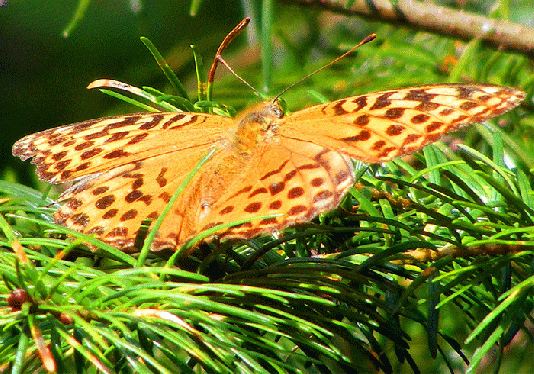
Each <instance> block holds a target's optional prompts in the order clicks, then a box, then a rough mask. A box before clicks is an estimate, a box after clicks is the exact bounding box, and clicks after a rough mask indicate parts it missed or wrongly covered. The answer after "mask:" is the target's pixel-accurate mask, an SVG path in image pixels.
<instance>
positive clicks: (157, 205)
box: [13, 84, 525, 251]
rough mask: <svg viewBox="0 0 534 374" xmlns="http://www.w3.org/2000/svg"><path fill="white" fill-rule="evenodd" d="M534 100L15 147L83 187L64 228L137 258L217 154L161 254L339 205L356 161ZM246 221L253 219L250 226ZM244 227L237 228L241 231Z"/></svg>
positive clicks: (137, 131)
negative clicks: (146, 236) (148, 224)
mask: <svg viewBox="0 0 534 374" xmlns="http://www.w3.org/2000/svg"><path fill="white" fill-rule="evenodd" d="M524 96H525V94H524V92H522V91H520V90H517V89H514V88H508V87H500V86H493V85H481V84H469V85H467V84H465V85H464V84H444V85H429V86H422V87H412V88H403V89H398V90H389V91H382V92H377V93H371V94H365V95H361V96H353V97H348V98H345V99H341V100H337V101H334V102H331V103H327V104H320V105H316V106H312V107H309V108H306V109H303V110H300V111H297V112H295V113H293V114H290V115H288V116H285V117H284V116H283V112H282V109H281V108H280V106H279V105H278V103H277V102H267V103H262V104H259V105H258V106H256V107H253V108H252V109H249V110H247V111H245V112H243V113H242V114H241V115H240V116H238V117H237V119H232V118H228V117H222V116H216V115H210V114H204V113H147V114H134V115H126V116H118V117H108V118H102V119H99V120H91V121H86V122H81V123H78V124H73V125H68V126H62V127H59V128H56V129H50V130H46V131H43V132H40V133H36V134H32V135H28V136H26V137H24V138H23V139H21V140H19V141H18V142H16V143H15V145H14V146H13V153H14V154H15V155H16V156H19V157H20V158H22V159H23V160H25V159H27V158H30V157H33V161H32V162H33V163H35V164H37V172H38V175H39V177H40V178H41V179H43V180H46V181H49V182H52V183H60V182H65V181H70V180H75V181H79V182H78V184H76V185H74V187H72V188H70V189H68V190H67V191H65V192H64V193H63V194H62V196H61V197H60V199H61V200H64V201H65V203H64V204H63V205H62V207H61V208H60V209H59V210H58V211H57V212H56V213H55V214H54V218H55V220H56V222H58V223H60V224H63V225H65V226H68V227H71V228H73V229H76V230H78V231H81V232H84V233H88V234H94V235H95V236H96V237H98V238H99V239H101V240H103V241H105V242H107V243H109V244H111V245H114V246H116V247H118V248H121V249H123V250H125V251H132V250H134V248H133V245H134V241H135V237H136V235H137V232H138V230H139V227H140V223H141V221H143V220H144V219H152V220H154V219H156V218H158V217H159V215H160V213H161V211H162V210H163V209H164V207H165V206H166V204H167V203H168V202H169V200H170V198H171V196H172V195H173V193H174V191H176V190H177V189H178V187H179V186H180V185H181V184H182V182H183V181H184V179H185V177H186V176H187V175H188V174H189V173H190V171H191V170H193V169H194V168H195V166H196V165H197V163H198V162H199V161H200V160H201V159H202V158H203V157H204V156H205V155H206V154H207V153H208V152H209V151H210V150H214V151H215V152H214V153H213V155H212V157H211V158H210V159H209V160H208V161H207V162H206V163H205V164H204V165H203V166H202V168H201V169H200V170H199V171H198V172H197V173H196V174H195V176H194V177H193V179H192V180H191V181H190V182H189V183H188V185H187V186H186V188H185V189H184V191H183V192H182V194H181V195H180V196H179V198H178V200H177V201H176V202H175V203H174V205H173V206H172V209H171V211H170V213H169V214H168V215H167V216H166V217H165V220H164V221H163V224H162V225H161V227H160V229H159V231H158V234H157V236H156V239H155V241H154V242H153V243H152V245H151V248H152V249H153V250H154V251H158V250H161V249H164V248H171V249H177V248H180V247H181V246H182V245H183V244H185V243H186V242H187V241H188V240H190V239H191V238H193V237H194V236H195V235H197V234H199V233H201V232H202V231H204V230H206V229H208V228H212V227H215V226H218V225H221V224H225V225H227V226H230V227H226V228H224V229H220V230H219V231H218V232H216V233H215V234H214V235H213V236H215V235H216V236H219V237H220V238H251V237H253V236H256V235H259V234H262V233H272V232H275V231H280V230H282V229H283V228H285V227H287V226H289V225H292V224H296V223H299V222H306V221H309V220H311V219H312V218H314V217H315V216H317V215H318V214H320V213H322V212H325V211H327V210H329V209H332V208H334V207H336V206H337V205H338V204H339V203H340V201H341V199H342V198H343V196H344V195H345V194H346V192H347V191H348V189H349V188H350V187H351V186H352V185H353V183H354V172H353V169H352V161H351V158H353V159H357V160H361V161H364V162H367V163H378V162H385V161H388V160H391V159H392V158H395V157H398V156H401V155H404V154H409V153H413V152H415V151H417V150H419V149H421V148H422V147H424V146H425V145H426V144H428V143H431V142H433V141H435V140H437V139H438V138H439V137H440V136H441V135H442V134H444V133H446V132H449V131H453V130H455V129H457V128H459V127H461V126H464V125H467V124H470V123H474V122H481V121H484V120H487V119H489V118H492V117H495V116H497V115H500V114H502V113H504V112H505V111H507V110H509V109H511V108H513V107H515V106H516V105H518V104H519V103H520V102H521V100H522V99H523V98H524ZM243 220H245V221H246V222H244V223H243ZM237 221H240V222H241V223H240V224H237V225H234V226H231V223H232V222H237Z"/></svg>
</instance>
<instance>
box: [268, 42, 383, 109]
mask: <svg viewBox="0 0 534 374" xmlns="http://www.w3.org/2000/svg"><path fill="white" fill-rule="evenodd" d="M375 38H376V34H375V33H372V34H371V35H369V36H367V37H366V38H365V39H363V40H362V41H361V42H359V43H358V44H357V45H355V46H354V47H352V48H351V49H350V50H348V51H347V52H345V53H343V54H342V55H341V56H339V57H337V58H335V59H333V60H332V61H330V62H329V63H328V64H326V65H324V66H323V67H320V68H319V69H317V70H315V71H314V72H311V73H310V74H308V75H306V76H304V77H303V78H300V79H299V80H298V81H296V82H295V83H293V84H292V85H290V86H289V87H287V88H285V89H284V90H283V91H282V92H280V93H279V94H278V95H276V96H275V98H274V99H273V101H277V100H278V98H279V97H280V96H282V95H283V94H285V93H286V92H287V91H289V90H290V89H291V88H293V87H295V86H296V85H297V84H300V83H302V82H303V81H305V80H306V79H308V78H309V77H311V76H313V75H315V74H317V73H318V72H320V71H321V70H324V69H326V68H328V67H330V66H332V65H334V64H335V63H336V62H338V61H339V60H341V59H343V58H345V57H347V56H348V55H350V54H351V53H352V52H354V51H355V50H356V49H358V48H360V47H361V46H362V45H364V44H367V43H369V42H370V41H372V40H373V39H375Z"/></svg>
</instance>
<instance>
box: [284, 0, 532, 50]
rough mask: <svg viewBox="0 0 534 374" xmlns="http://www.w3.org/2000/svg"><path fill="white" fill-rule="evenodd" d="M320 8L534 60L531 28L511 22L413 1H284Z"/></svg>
mask: <svg viewBox="0 0 534 374" xmlns="http://www.w3.org/2000/svg"><path fill="white" fill-rule="evenodd" d="M284 1H285V2H286V3H300V4H305V5H314V6H320V7H322V8H324V9H327V10H330V11H332V12H336V13H343V14H348V15H358V16H362V17H365V18H366V19H370V20H377V21H384V22H389V23H391V24H396V25H402V26H405V27H410V28H414V29H418V30H425V31H429V32H433V33H438V34H442V35H445V36H449V37H453V38H457V39H463V40H471V39H474V38H479V39H482V40H483V41H484V42H485V43H486V44H488V45H491V46H493V47H495V48H498V49H505V50H509V51H515V52H519V53H522V54H525V55H527V56H529V57H534V29H531V28H527V27H524V26H521V25H518V24H515V23H511V22H507V21H502V20H496V19H491V18H486V17H483V16H479V15H475V14H472V13H467V12H463V11H457V10H453V9H448V8H444V7H440V6H436V5H434V4H431V3H430V2H426V1H425V2H419V1H414V0H397V1H396V5H394V4H392V2H391V1H388V0H355V1H354V2H353V3H352V5H351V6H350V7H348V8H347V7H346V6H345V5H346V4H347V0H284Z"/></svg>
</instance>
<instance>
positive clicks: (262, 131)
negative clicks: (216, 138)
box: [234, 101, 284, 155]
mask: <svg viewBox="0 0 534 374" xmlns="http://www.w3.org/2000/svg"><path fill="white" fill-rule="evenodd" d="M283 115H284V114H283V111H282V108H281V107H280V105H279V104H278V102H277V101H266V102H263V103H261V104H258V105H256V106H254V107H252V108H250V109H248V110H245V111H244V112H243V113H241V114H240V115H239V117H237V119H236V121H237V124H238V125H237V131H236V133H235V138H234V145H235V147H236V148H237V151H238V152H239V153H240V154H243V155H247V154H251V153H252V152H253V150H254V149H255V148H256V147H257V146H258V145H259V144H264V143H265V142H267V141H269V140H271V139H272V138H273V137H274V135H275V134H276V132H277V131H278V120H279V119H280V118H282V117H283Z"/></svg>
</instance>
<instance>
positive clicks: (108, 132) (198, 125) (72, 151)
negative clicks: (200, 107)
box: [13, 113, 233, 183]
mask: <svg viewBox="0 0 534 374" xmlns="http://www.w3.org/2000/svg"><path fill="white" fill-rule="evenodd" d="M232 124H233V121H232V120H231V119H230V118H226V117H222V116H212V115H207V114H201V113H141V114H132V115H126V116H117V117H107V118H102V119H98V120H90V121H86V122H80V123H75V124H72V125H67V126H62V127H57V128H54V129H50V130H45V131H42V132H38V133H35V134H31V135H28V136H26V137H24V138H22V139H20V140H19V141H17V142H16V143H15V144H14V145H13V154H14V155H15V156H18V157H20V158H21V159H23V160H26V159H28V158H30V157H33V158H34V159H33V161H32V163H34V164H37V173H38V175H39V177H40V178H41V179H43V180H45V181H48V182H52V183H60V182H65V181H69V180H74V179H78V178H80V177H83V176H86V175H89V174H95V173H100V172H102V171H105V170H110V169H113V168H116V167H119V166H121V165H126V164H130V163H134V162H136V161H139V160H144V159H146V158H150V157H154V156H157V155H160V154H164V153H169V152H188V149H189V148H195V147H203V146H205V145H212V144H214V143H216V142H218V141H221V139H224V138H228V136H229V134H228V129H229V127H231V126H232ZM177 139H180V140H181V141H180V142H177Z"/></svg>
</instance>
